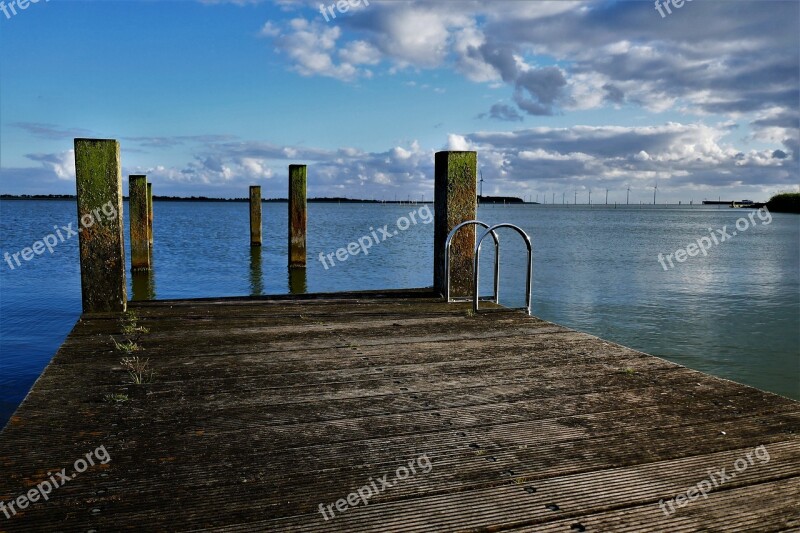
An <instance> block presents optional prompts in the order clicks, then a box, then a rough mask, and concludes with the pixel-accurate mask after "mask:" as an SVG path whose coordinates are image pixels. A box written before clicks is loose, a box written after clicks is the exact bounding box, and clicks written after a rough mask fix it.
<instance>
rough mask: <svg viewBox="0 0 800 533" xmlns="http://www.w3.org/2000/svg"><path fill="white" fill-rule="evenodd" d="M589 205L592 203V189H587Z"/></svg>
mask: <svg viewBox="0 0 800 533" xmlns="http://www.w3.org/2000/svg"><path fill="white" fill-rule="evenodd" d="M589 205H592V189H589Z"/></svg>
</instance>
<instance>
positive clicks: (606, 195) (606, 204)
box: [606, 189, 608, 205]
mask: <svg viewBox="0 0 800 533" xmlns="http://www.w3.org/2000/svg"><path fill="white" fill-rule="evenodd" d="M606 205H608V189H606Z"/></svg>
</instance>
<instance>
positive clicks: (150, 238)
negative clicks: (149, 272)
mask: <svg viewBox="0 0 800 533" xmlns="http://www.w3.org/2000/svg"><path fill="white" fill-rule="evenodd" d="M147 240H148V241H149V242H150V248H151V249H152V247H153V184H152V183H148V184H147ZM151 251H152V250H151Z"/></svg>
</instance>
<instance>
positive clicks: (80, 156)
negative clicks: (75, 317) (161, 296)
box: [75, 139, 128, 313]
mask: <svg viewBox="0 0 800 533" xmlns="http://www.w3.org/2000/svg"><path fill="white" fill-rule="evenodd" d="M75 176H76V185H77V193H78V202H77V203H78V220H79V221H80V228H81V229H80V230H79V231H80V233H79V234H78V235H79V237H78V239H79V247H80V261H81V293H82V300H83V312H84V313H102V312H124V311H125V309H126V308H127V304H128V294H127V288H126V281H125V241H124V239H123V236H122V231H123V224H122V173H121V170H120V160H119V142H117V141H116V140H112V139H75Z"/></svg>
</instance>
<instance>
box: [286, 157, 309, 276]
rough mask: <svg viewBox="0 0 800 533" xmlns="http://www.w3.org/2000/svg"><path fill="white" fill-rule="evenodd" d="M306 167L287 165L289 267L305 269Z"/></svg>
mask: <svg viewBox="0 0 800 533" xmlns="http://www.w3.org/2000/svg"><path fill="white" fill-rule="evenodd" d="M306 176H307V167H306V165H289V266H290V267H291V268H305V267H306Z"/></svg>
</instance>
